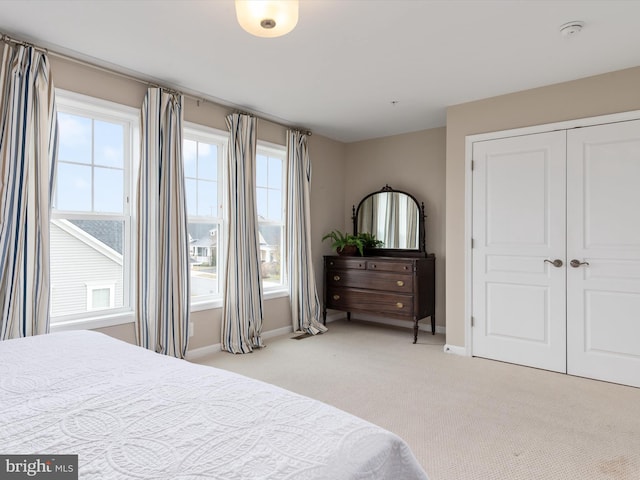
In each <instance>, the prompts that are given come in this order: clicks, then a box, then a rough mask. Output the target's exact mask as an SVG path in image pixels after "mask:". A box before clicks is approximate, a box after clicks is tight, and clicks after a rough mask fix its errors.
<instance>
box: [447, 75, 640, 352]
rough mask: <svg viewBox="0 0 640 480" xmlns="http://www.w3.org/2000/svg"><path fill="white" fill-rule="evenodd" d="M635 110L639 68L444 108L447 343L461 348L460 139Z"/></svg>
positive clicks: (462, 142)
mask: <svg viewBox="0 0 640 480" xmlns="http://www.w3.org/2000/svg"><path fill="white" fill-rule="evenodd" d="M631 110H640V67H635V68H631V69H627V70H621V71H616V72H611V73H607V74H604V75H598V76H594V77H589V78H584V79H581V80H575V81H572V82H566V83H560V84H556V85H550V86H546V87H542V88H536V89H533V90H527V91H523V92H517V93H513V94H509V95H502V96H499V97H494V98H489V99H485V100H480V101H476V102H470V103H465V104H461V105H455V106H452V107H449V109H448V110H447V142H446V148H447V155H446V156H447V160H446V205H447V214H446V251H447V264H446V310H447V343H448V344H450V345H455V346H464V345H465V340H466V339H465V321H466V319H465V318H464V306H465V277H464V274H465V272H464V218H465V205H464V201H465V171H464V165H465V137H466V136H467V135H472V134H477V133H486V132H494V131H500V130H507V129H511V128H518V127H525V126H532V125H542V124H545V123H553V122H559V121H563V120H572V119H577V118H585V117H593V116H598V115H605V114H610V113H618V112H625V111H631Z"/></svg>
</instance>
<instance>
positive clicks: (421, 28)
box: [0, 0, 640, 142]
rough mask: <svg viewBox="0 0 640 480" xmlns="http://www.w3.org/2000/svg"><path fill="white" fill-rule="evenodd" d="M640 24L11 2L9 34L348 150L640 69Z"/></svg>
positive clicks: (493, 3)
mask: <svg viewBox="0 0 640 480" xmlns="http://www.w3.org/2000/svg"><path fill="white" fill-rule="evenodd" d="M573 20H581V21H584V22H585V23H586V27H585V28H584V30H583V31H582V32H581V33H580V34H578V35H575V36H573V37H570V38H563V36H562V35H561V34H560V33H559V27H560V25H562V24H564V23H566V22H569V21H573ZM638 20H640V0H301V1H300V19H299V21H298V25H297V27H296V29H295V30H294V31H293V32H291V33H289V34H288V35H285V36H284V37H280V38H273V39H269V38H266V39H265V38H257V37H253V36H251V35H249V34H247V33H246V32H244V31H243V30H242V29H241V28H240V26H239V25H238V23H237V22H236V19H235V10H234V3H233V1H232V0H209V1H204V0H202V1H195V0H194V1H189V0H173V1H170V0H85V1H78V0H0V32H2V33H6V34H9V35H10V36H13V37H15V38H18V39H22V40H28V41H31V42H34V43H35V44H36V45H40V46H45V47H48V48H50V49H51V50H54V51H57V52H61V53H65V54H69V55H72V56H75V57H78V58H82V59H85V60H91V61H92V62H94V63H98V64H100V65H103V66H109V67H111V68H116V69H118V70H121V71H124V72H127V73H134V74H135V75H137V76H139V77H141V78H144V79H149V80H153V81H156V82H157V83H159V84H161V85H165V86H169V87H174V88H178V89H180V90H182V91H183V92H185V93H191V94H197V95H200V96H202V97H204V98H209V99H212V100H215V101H218V102H219V103H222V104H225V105H232V106H235V107H238V108H242V109H244V110H248V111H251V112H253V113H256V114H258V115H259V116H262V117H264V118H269V119H273V120H275V121H279V122H281V123H284V124H287V125H294V126H299V127H305V128H310V129H311V130H312V131H313V132H315V133H318V134H321V135H325V136H327V137H330V138H333V139H335V140H340V141H344V142H352V141H357V140H363V139H367V138H374V137H381V136H387V135H394V134H398V133H405V132H411V131H417V130H423V129H427V128H432V127H438V126H443V125H445V113H446V107H447V106H449V105H455V104H458V103H463V102H468V101H471V100H477V99H481V98H486V97H491V96H495V95H500V94H504V93H509V92H514V91H519V90H525V89H529V88H534V87H539V86H543V85H548V84H552V83H557V82H563V81H567V80H573V79H576V78H581V77H586V76H590V75H595V74H599V73H604V72H608V71H612V70H619V69H623V68H628V67H633V66H638V65H640V26H639V25H638ZM54 81H55V79H54ZM638 89H639V91H640V85H638ZM392 101H397V102H398V103H397V104H395V105H392V103H391V102H392Z"/></svg>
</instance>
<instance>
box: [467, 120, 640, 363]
mask: <svg viewBox="0 0 640 480" xmlns="http://www.w3.org/2000/svg"><path fill="white" fill-rule="evenodd" d="M638 119H640V110H632V111H629V112H620V113H613V114H609V115H599V116H597V117H587V118H578V119H574V120H564V121H561V122H554V123H547V124H543V125H534V126H530V127H521V128H514V129H509V130H501V131H497V132H489V133H479V134H474V135H467V136H466V137H465V159H464V162H465V163H464V177H465V179H464V188H465V192H464V196H465V199H464V206H465V208H464V270H465V271H464V276H465V281H464V284H465V285H464V286H465V293H464V323H465V327H464V337H465V339H464V352H465V355H467V356H472V355H473V351H472V344H473V342H472V338H471V336H472V334H473V333H472V332H473V329H472V328H471V313H472V311H473V310H472V300H473V287H472V285H473V271H472V267H471V260H472V257H471V232H472V221H473V218H472V214H471V213H472V211H473V182H472V175H471V160H472V156H473V144H474V142H479V141H483V140H494V139H498V138H506V137H516V136H520V135H530V134H533V133H543V132H551V131H554V130H569V129H572V128H579V127H590V126H594V125H601V124H605V123H615V122H625V121H628V120H638Z"/></svg>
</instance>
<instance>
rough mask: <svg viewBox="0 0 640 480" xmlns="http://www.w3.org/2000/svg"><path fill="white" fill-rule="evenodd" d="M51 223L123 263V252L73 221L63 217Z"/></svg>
mask: <svg viewBox="0 0 640 480" xmlns="http://www.w3.org/2000/svg"><path fill="white" fill-rule="evenodd" d="M75 222H80V220H74V223H75ZM51 223H52V224H53V225H55V226H57V227H58V228H60V229H61V230H63V231H64V232H66V233H68V234H69V235H72V236H74V237H75V238H77V239H78V240H80V241H81V242H83V243H85V244H86V245H88V246H89V247H91V248H93V249H94V250H96V251H97V252H98V253H100V254H102V255H104V256H105V257H107V258H109V259H111V260H112V261H114V262H116V263H118V264H119V265H122V254H121V253H120V252H117V251H116V250H114V249H113V248H111V247H110V246H109V245H107V244H105V243H104V242H102V241H100V240H99V239H97V238H96V237H94V236H93V235H92V234H90V233H89V232H87V231H85V230H83V229H82V228H80V227H78V226H77V225H75V224H74V223H71V222H70V221H69V220H61V219H58V220H51Z"/></svg>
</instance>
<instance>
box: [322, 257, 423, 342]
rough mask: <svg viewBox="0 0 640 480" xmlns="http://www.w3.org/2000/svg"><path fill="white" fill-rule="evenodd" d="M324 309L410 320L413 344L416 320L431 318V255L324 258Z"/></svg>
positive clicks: (323, 314)
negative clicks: (411, 322)
mask: <svg viewBox="0 0 640 480" xmlns="http://www.w3.org/2000/svg"><path fill="white" fill-rule="evenodd" d="M327 309H333V310H341V311H345V312H347V318H348V319H351V312H357V313H368V314H372V315H380V316H383V317H388V318H395V319H401V320H411V321H413V343H416V341H417V339H418V321H419V320H421V319H423V318H426V317H431V333H432V334H434V333H435V331H436V319H435V256H434V255H428V256H426V257H348V256H336V255H327V256H325V257H324V303H323V308H322V317H323V321H324V323H326V321H327Z"/></svg>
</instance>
